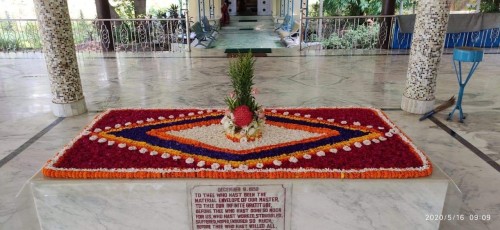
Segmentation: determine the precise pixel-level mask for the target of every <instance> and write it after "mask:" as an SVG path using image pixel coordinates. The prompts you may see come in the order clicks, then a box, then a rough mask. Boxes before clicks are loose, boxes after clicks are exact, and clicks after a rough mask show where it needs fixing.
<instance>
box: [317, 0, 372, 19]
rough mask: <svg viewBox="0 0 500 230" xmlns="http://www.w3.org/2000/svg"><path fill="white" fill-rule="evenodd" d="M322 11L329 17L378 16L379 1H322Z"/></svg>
mask: <svg viewBox="0 0 500 230" xmlns="http://www.w3.org/2000/svg"><path fill="white" fill-rule="evenodd" d="M323 9H324V11H325V13H326V14H327V15H329V16H360V15H379V14H380V11H381V9H382V1H380V0H324V2H323Z"/></svg>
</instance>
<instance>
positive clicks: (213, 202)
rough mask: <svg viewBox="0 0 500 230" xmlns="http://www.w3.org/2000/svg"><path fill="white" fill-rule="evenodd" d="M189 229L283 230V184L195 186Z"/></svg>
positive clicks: (284, 197)
mask: <svg viewBox="0 0 500 230" xmlns="http://www.w3.org/2000/svg"><path fill="white" fill-rule="evenodd" d="M190 191H191V194H190V197H191V220H192V229H195V230H203V229H228V230H229V229H260V230H283V229H285V204H286V200H285V199H286V188H285V187H284V186H283V185H234V186H233V185H196V186H193V187H192V188H191V190H190Z"/></svg>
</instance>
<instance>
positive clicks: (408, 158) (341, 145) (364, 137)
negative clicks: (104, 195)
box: [43, 108, 432, 178]
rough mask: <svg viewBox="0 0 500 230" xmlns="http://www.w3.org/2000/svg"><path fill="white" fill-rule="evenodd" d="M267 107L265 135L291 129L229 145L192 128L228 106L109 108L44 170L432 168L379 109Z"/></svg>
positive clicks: (71, 173)
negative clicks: (278, 132) (201, 136)
mask: <svg viewBox="0 0 500 230" xmlns="http://www.w3.org/2000/svg"><path fill="white" fill-rule="evenodd" d="M262 112H263V113H264V115H265V116H266V123H265V125H266V126H267V127H268V128H269V133H267V132H266V133H265V134H266V135H272V130H274V129H276V130H280V129H284V130H285V131H286V132H287V133H289V134H290V135H289V136H288V135H286V136H285V137H283V136H280V137H273V136H270V137H266V138H261V139H258V140H255V141H254V142H248V143H238V144H236V145H234V146H235V147H234V146H233V145H230V144H228V143H232V141H231V140H228V139H225V138H222V140H219V142H224V141H225V142H227V143H218V144H219V145H216V144H215V143H212V142H213V141H212V142H211V141H206V140H205V139H197V138H195V137H194V136H193V137H192V136H189V135H187V136H186V133H188V134H189V133H192V132H188V131H193V130H212V129H211V128H213V127H212V126H219V121H220V120H221V119H222V118H223V117H224V116H226V114H225V111H224V110H222V109H111V110H108V111H106V112H104V113H102V114H100V115H99V116H97V117H96V118H95V120H94V121H93V122H92V123H91V124H90V125H89V126H87V127H86V128H85V129H84V130H83V131H82V132H81V133H80V135H78V136H77V137H76V138H75V139H74V140H73V141H71V142H70V143H69V144H68V145H67V146H66V147H65V148H63V149H62V150H61V151H60V152H59V153H57V154H56V156H54V157H53V158H52V159H50V160H49V161H48V162H47V164H46V165H45V166H44V168H43V173H44V175H46V176H49V177H57V178H162V177H163V178H182V177H188V178H413V177H422V176H428V175H430V174H431V173H432V164H431V162H430V161H429V159H428V158H427V156H426V155H425V154H424V153H423V152H422V151H420V150H419V149H418V148H417V147H416V146H415V145H414V144H413V143H412V142H411V141H410V139H409V138H408V137H407V136H406V135H405V134H404V133H403V132H401V130H400V129H399V128H398V127H396V126H395V125H394V124H393V123H392V122H391V121H390V120H389V119H388V118H387V117H386V116H385V114H384V113H383V112H382V111H380V110H377V109H373V108H276V109H266V110H262ZM318 117H321V118H322V119H318ZM337 121H339V122H337ZM266 129H267V128H266ZM196 132H198V131H196ZM181 134H182V135H181ZM201 135H203V136H207V138H208V139H209V140H212V139H213V140H216V139H215V138H212V137H216V136H220V135H221V133H220V132H217V131H214V132H206V133H201ZM278 138H281V139H279V140H278ZM273 140H274V141H275V142H272V141H273ZM277 140H278V141H277ZM228 146H229V147H228ZM230 146H233V147H230Z"/></svg>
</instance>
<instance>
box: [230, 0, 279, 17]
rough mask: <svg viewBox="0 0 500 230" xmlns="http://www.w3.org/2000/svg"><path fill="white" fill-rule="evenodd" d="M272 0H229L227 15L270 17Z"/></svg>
mask: <svg viewBox="0 0 500 230" xmlns="http://www.w3.org/2000/svg"><path fill="white" fill-rule="evenodd" d="M271 1H272V0H229V15H232V16H257V15H261V16H264V15H268V16H269V15H271V11H272V9H271V7H272V5H271Z"/></svg>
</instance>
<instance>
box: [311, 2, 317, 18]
mask: <svg viewBox="0 0 500 230" xmlns="http://www.w3.org/2000/svg"><path fill="white" fill-rule="evenodd" d="M309 17H319V2H316V3H313V4H312V5H311V7H309Z"/></svg>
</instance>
